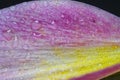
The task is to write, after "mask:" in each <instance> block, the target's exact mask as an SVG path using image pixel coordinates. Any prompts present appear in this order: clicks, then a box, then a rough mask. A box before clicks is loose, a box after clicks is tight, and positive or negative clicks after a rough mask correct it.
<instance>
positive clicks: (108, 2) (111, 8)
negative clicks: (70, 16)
mask: <svg viewBox="0 0 120 80" xmlns="http://www.w3.org/2000/svg"><path fill="white" fill-rule="evenodd" d="M25 1H32V0H0V9H3V8H6V7H9V6H11V5H15V4H19V3H22V2H25ZM74 1H80V2H84V3H88V4H91V5H94V6H97V7H99V8H102V9H104V10H106V11H108V12H111V13H113V14H115V15H117V16H119V17H120V0H74ZM101 80H120V72H118V73H115V74H113V75H111V76H108V77H106V78H104V79H101Z"/></svg>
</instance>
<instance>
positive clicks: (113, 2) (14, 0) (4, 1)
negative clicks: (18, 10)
mask: <svg viewBox="0 0 120 80" xmlns="http://www.w3.org/2000/svg"><path fill="white" fill-rule="evenodd" d="M25 1H32V0H0V9H2V8H5V7H9V6H11V5H15V4H19V3H21V2H25ZM74 1H80V2H84V3H88V4H91V5H94V6H97V7H99V8H102V9H104V10H106V11H108V12H111V13H113V14H115V15H117V16H120V0H74Z"/></svg>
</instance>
